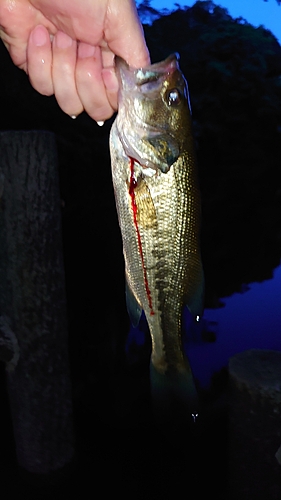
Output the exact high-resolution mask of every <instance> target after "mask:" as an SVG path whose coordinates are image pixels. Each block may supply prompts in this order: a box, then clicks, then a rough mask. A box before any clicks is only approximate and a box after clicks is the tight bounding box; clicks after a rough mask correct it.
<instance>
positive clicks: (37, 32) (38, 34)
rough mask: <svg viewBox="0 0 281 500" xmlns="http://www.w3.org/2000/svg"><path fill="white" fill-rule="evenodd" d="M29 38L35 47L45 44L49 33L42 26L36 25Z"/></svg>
mask: <svg viewBox="0 0 281 500" xmlns="http://www.w3.org/2000/svg"><path fill="white" fill-rule="evenodd" d="M31 38H32V41H33V43H34V45H36V46H37V47H42V45H45V44H46V43H47V41H48V38H49V35H48V33H47V32H46V29H45V28H44V26H40V25H39V26H36V28H34V30H33V31H32V33H31Z"/></svg>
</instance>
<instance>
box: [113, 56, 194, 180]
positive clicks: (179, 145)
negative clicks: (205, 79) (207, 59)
mask: <svg viewBox="0 0 281 500" xmlns="http://www.w3.org/2000/svg"><path fill="white" fill-rule="evenodd" d="M116 71H117V75H118V78H119V89H120V90H119V98H118V116H117V120H116V121H117V131H118V136H119V139H120V141H121V143H122V145H123V149H124V152H125V155H126V156H127V157H130V158H133V159H134V160H136V161H137V162H138V163H139V165H141V167H142V173H143V175H149V176H152V175H155V173H156V172H157V171H158V170H160V171H161V172H163V173H166V172H168V171H169V169H170V167H171V165H172V164H173V163H174V162H175V161H176V160H177V159H178V157H179V156H180V155H181V153H182V152H183V150H184V147H185V140H186V135H187V134H188V133H189V131H190V134H191V118H190V114H191V113H190V105H189V98H188V88H187V82H186V80H185V78H184V76H183V74H182V72H181V70H180V68H179V64H178V55H177V54H173V55H171V56H169V57H168V58H167V59H166V60H164V61H162V62H160V63H157V64H151V65H150V66H147V67H145V68H139V69H135V68H131V67H130V66H128V64H127V63H126V62H125V61H124V60H123V59H121V58H119V57H117V58H116Z"/></svg>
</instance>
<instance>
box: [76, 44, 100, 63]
mask: <svg viewBox="0 0 281 500" xmlns="http://www.w3.org/2000/svg"><path fill="white" fill-rule="evenodd" d="M95 51H96V47H93V45H89V44H88V43H82V42H80V43H79V46H78V57H80V59H86V57H93V55H94V54H95Z"/></svg>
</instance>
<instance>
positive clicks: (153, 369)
mask: <svg viewBox="0 0 281 500" xmlns="http://www.w3.org/2000/svg"><path fill="white" fill-rule="evenodd" d="M116 69H117V74H118V77H119V80H120V91H119V107H118V115H117V117H116V120H115V122H114V123H113V126H112V129H111V134H110V150H111V162H112V177H113V185H114V192H115V198H116V206H117V212H118V218H119V224H120V228H121V233H122V240H123V252H124V258H125V272H126V281H127V289H126V298H127V308H128V312H129V315H130V318H131V321H132V323H133V325H134V326H136V325H137V324H138V322H139V319H140V316H141V313H142V310H143V311H144V313H145V316H146V319H147V322H148V326H149V330H150V334H151V339H152V353H151V363H150V380H151V390H152V401H153V405H154V409H155V410H156V412H158V414H159V413H161V414H163V413H164V414H166V416H167V414H168V415H169V414H170V413H173V412H174V410H175V407H178V410H179V412H180V413H181V414H182V415H184V418H185V417H186V416H187V415H188V416H189V418H191V417H192V419H193V420H194V419H195V417H196V416H197V411H198V409H197V393H196V389H195V385H194V381H193V376H192V372H191V368H190V365H189V362H188V360H187V358H186V357H185V355H184V352H183V347H182V312H183V307H184V305H185V304H186V305H187V306H188V308H189V309H190V311H191V313H192V314H193V316H194V318H196V319H197V320H198V318H199V316H200V315H201V314H202V296H203V271H202V264H201V258H200V248H199V235H200V195H199V189H198V182H197V171H196V159H195V152H194V144H193V137H192V132H191V126H192V125H191V113H190V108H189V98H188V89H187V83H186V80H185V78H184V76H183V74H182V72H181V70H180V68H179V65H178V57H177V55H171V56H170V57H168V58H167V59H166V60H165V61H163V62H160V63H157V64H152V65H150V66H148V67H145V68H141V69H133V68H131V67H129V66H128V65H127V64H126V63H125V61H123V60H122V59H120V58H116ZM178 402H179V403H180V404H179V405H177V403H178ZM164 416H165V415H164Z"/></svg>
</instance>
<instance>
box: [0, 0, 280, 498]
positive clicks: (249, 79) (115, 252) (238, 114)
mask: <svg viewBox="0 0 281 500" xmlns="http://www.w3.org/2000/svg"><path fill="white" fill-rule="evenodd" d="M211 4H212V2H197V3H196V4H195V5H194V6H193V7H191V8H185V9H178V10H176V11H175V12H173V13H171V14H170V15H167V16H162V17H159V18H158V19H156V20H154V22H153V23H152V24H146V25H145V26H144V29H145V35H146V40H147V43H148V46H149V49H150V52H151V57H152V61H153V62H156V61H160V60H162V59H164V58H165V57H167V56H168V55H169V54H170V53H172V52H175V51H176V52H178V53H179V54H180V65H181V69H182V70H183V72H184V74H185V76H186V78H187V80H188V83H189V91H190V99H191V105H192V112H193V123H194V137H195V141H196V147H197V155H198V163H199V178H200V186H201V193H202V213H203V221H202V258H203V265H204V270H205V277H206V304H205V305H206V306H207V307H216V306H217V305H218V301H219V298H220V297H222V296H226V295H230V294H232V293H233V292H234V291H239V290H240V289H241V286H242V285H243V284H245V283H250V282H251V281H261V280H264V279H267V278H269V277H270V276H271V275H272V270H273V269H274V267H276V266H277V265H278V264H279V262H280V256H281V229H280V227H281V168H280V159H281V155H280V153H281V141H280V134H281V47H280V45H279V43H278V42H277V40H276V38H275V37H274V36H273V35H272V34H271V33H270V32H269V31H268V30H266V29H264V28H261V27H260V28H254V27H252V26H251V25H250V24H248V23H247V22H245V21H244V20H242V19H240V20H234V19H232V18H231V16H229V15H228V13H227V11H226V10H225V9H223V8H220V7H217V6H216V7H215V8H211V7H212V5H211ZM149 12H150V11H149V5H145V3H143V4H142V5H141V6H140V13H141V15H146V16H147V14H148V15H149ZM146 19H147V18H146ZM0 72H1V78H0V102H1V113H0V130H32V129H43V130H51V131H53V132H54V133H55V135H56V140H57V148H58V160H59V163H58V165H59V176H60V189H61V200H62V204H61V205H62V209H61V210H62V228H63V248H64V262H65V273H66V292H67V301H68V324H69V346H70V347H69V349H70V362H71V376H72V383H73V401H74V415H75V431H76V441H77V447H76V448H77V453H76V459H75V464H74V469H73V471H72V472H71V475H70V477H68V479H67V482H66V483H65V484H66V485H65V486H64V487H62V490H60V489H59V487H55V488H54V491H53V492H52V493H51V494H52V495H53V496H54V495H60V496H61V494H65V492H66V491H68V489H67V488H69V491H73V490H74V488H76V487H77V491H79V492H80V494H81V493H82V494H83V491H84V490H83V488H85V487H86V486H85V485H87V487H91V488H92V489H93V495H94V494H95V493H96V491H97V489H98V488H102V491H103V492H104V493H105V494H107V493H108V494H124V495H128V496H130V497H133V498H144V497H146V498H160V497H164V498H168V497H171V496H172V497H173V498H176V497H177V495H179V494H180V491H181V488H182V487H184V488H185V491H186V495H188V492H189V491H190V492H191V491H192V492H195V493H196V494H198V495H199V494H200V491H201V489H202V488H203V487H205V486H206V483H205V481H204V478H205V479H206V478H208V479H206V481H207V483H208V488H209V491H210V493H213V492H216V498H226V484H227V417H226V406H225V404H224V395H225V389H226V383H227V374H226V372H225V371H222V373H220V374H216V376H215V377H214V380H213V383H212V387H211V388H210V391H209V392H208V393H205V392H204V391H203V392H202V395H201V396H202V401H203V406H204V408H205V410H206V411H205V417H204V419H203V421H204V422H203V424H202V425H201V426H199V428H197V429H196V430H194V429H193V430H192V431H189V430H186V434H185V435H184V436H181V435H177V436H175V438H174V439H167V436H165V433H164V435H163V433H162V432H161V431H159V428H158V426H157V423H155V422H153V420H152V416H151V412H150V404H149V381H148V363H149V339H148V340H147V343H146V344H145V345H143V346H141V347H140V348H139V351H138V355H137V356H136V357H135V356H134V358H132V357H130V356H129V357H128V356H127V357H126V353H125V347H124V346H125V342H126V337H127V333H128V330H129V321H128V318H127V313H126V306H125V297H124V264H123V255H122V244H121V235H120V231H119V226H118V221H117V215H116V210H115V201H114V194H113V188H112V181H111V171H110V157H109V148H108V136H109V131H110V127H111V124H112V120H109V121H108V122H106V124H105V125H104V126H103V127H98V126H97V124H96V123H95V122H94V121H93V120H91V119H90V118H89V117H88V116H87V115H86V114H85V113H84V114H82V115H81V116H79V117H78V118H77V119H76V120H72V119H71V118H69V117H68V116H66V115H65V114H64V113H63V112H62V111H61V110H60V109H59V107H58V105H57V104H56V101H55V99H54V98H53V97H44V96H41V95H39V94H38V93H36V91H34V90H33V89H32V87H31V85H30V83H29V81H28V77H27V76H26V75H25V74H24V73H23V72H22V71H20V70H18V69H17V68H16V67H15V66H14V65H13V64H12V62H11V60H10V58H9V55H8V53H7V52H6V50H5V48H4V46H3V45H1V46H0ZM144 329H145V327H144ZM1 374H2V378H1V381H2V383H1V386H2V390H1V401H3V418H4V419H5V422H4V427H3V428H4V429H5V435H6V438H7V439H6V441H5V446H3V453H2V450H1V459H2V460H3V467H2V471H3V472H2V475H3V484H6V483H7V487H9V488H11V491H15V492H16V493H17V494H18V495H19V494H22V493H24V494H27V493H26V492H27V491H29V490H28V488H29V487H28V486H27V485H26V478H25V480H22V479H17V480H14V478H18V474H17V473H16V459H15V452H14V446H13V437H12V430H11V423H10V420H9V411H8V404H7V397H6V393H5V381H4V368H3V370H2V372H1ZM1 407H2V405H1ZM31 482H33V480H31ZM33 487H34V486H32V488H33ZM48 487H49V485H48ZM30 491H31V490H30ZM30 491H29V495H30V497H31V496H32V494H33V493H32V492H30ZM32 491H33V490H32ZM85 491H86V489H85ZM40 495H41V496H42V490H40ZM48 495H49V493H48ZM48 495H47V496H48ZM86 496H87V495H86ZM35 497H36V498H38V496H36V494H35ZM3 498H6V497H3ZM192 498H195V497H194V496H192Z"/></svg>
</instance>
